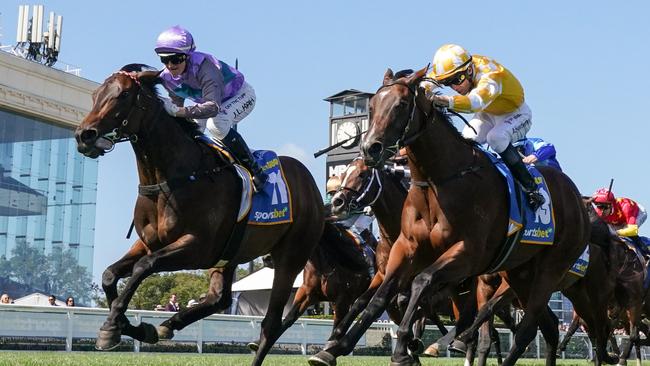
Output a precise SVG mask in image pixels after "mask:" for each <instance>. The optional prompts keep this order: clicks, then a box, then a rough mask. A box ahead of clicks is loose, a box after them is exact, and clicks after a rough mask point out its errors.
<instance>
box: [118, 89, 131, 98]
mask: <svg viewBox="0 0 650 366" xmlns="http://www.w3.org/2000/svg"><path fill="white" fill-rule="evenodd" d="M128 97H129V91H128V90H125V91H123V92H121V93H120V95H119V96H118V98H119V99H126V98H128Z"/></svg>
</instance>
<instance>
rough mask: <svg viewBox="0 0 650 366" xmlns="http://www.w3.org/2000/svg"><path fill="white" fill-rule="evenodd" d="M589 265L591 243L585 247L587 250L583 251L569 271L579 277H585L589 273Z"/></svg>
mask: <svg viewBox="0 0 650 366" xmlns="http://www.w3.org/2000/svg"><path fill="white" fill-rule="evenodd" d="M588 267H589V245H587V247H586V248H585V251H584V252H582V254H581V255H580V257H579V258H578V260H577V261H576V262H575V263H574V264H573V266H571V268H570V269H569V273H572V274H574V275H576V276H578V277H584V276H585V274H587V268H588Z"/></svg>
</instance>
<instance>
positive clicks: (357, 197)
mask: <svg viewBox="0 0 650 366" xmlns="http://www.w3.org/2000/svg"><path fill="white" fill-rule="evenodd" d="M357 159H359V158H357ZM375 187H376V190H377V192H376V193H374V194H373V195H371V194H372V191H373V189H375ZM383 190H384V186H383V183H382V181H381V177H380V176H379V170H378V169H375V168H372V169H371V173H370V180H368V181H367V183H366V184H364V185H363V186H362V187H361V190H360V191H357V190H355V189H352V188H349V187H344V186H341V187H339V189H338V190H337V192H341V191H348V192H350V195H351V197H352V200H351V201H350V203H349V204H348V208H349V211H356V210H359V209H361V208H363V207H367V206H372V205H373V204H375V202H377V200H378V199H379V196H381V193H382V192H383Z"/></svg>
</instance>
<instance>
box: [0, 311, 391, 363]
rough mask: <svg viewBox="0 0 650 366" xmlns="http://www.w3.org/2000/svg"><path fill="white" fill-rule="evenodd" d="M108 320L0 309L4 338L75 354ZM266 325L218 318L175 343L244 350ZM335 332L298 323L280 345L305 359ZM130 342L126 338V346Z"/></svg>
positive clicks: (161, 316)
mask: <svg viewBox="0 0 650 366" xmlns="http://www.w3.org/2000/svg"><path fill="white" fill-rule="evenodd" d="M107 315H108V309H96V308H82V307H72V308H69V307H62V306H26V305H0V337H12V338H14V337H47V338H65V344H66V347H65V349H66V351H72V340H73V339H75V338H86V339H87V338H95V337H96V336H97V332H98V331H99V328H100V327H101V326H102V324H103V323H104V321H105V320H106V316H107ZM126 315H127V317H128V318H129V321H130V322H131V324H134V325H137V324H139V323H140V322H141V321H144V322H147V323H150V324H153V325H159V324H160V323H162V322H163V321H164V320H166V319H168V318H169V317H170V316H172V315H173V313H170V312H164V311H163V312H161V311H146V310H129V311H127V313H126ZM262 319H263V317H259V316H242V315H223V314H215V315H211V316H209V317H207V318H205V319H202V320H200V321H198V322H196V323H193V324H191V325H189V326H187V327H186V328H185V329H183V330H180V331H176V332H175V334H174V339H173V340H174V341H180V342H196V347H197V351H198V352H199V353H202V352H203V343H204V342H219V343H244V344H245V343H248V342H250V341H254V340H256V339H258V338H259V335H260V329H261V323H262ZM391 324H392V323H391ZM387 326H388V327H390V326H393V325H387V324H386V323H375V324H374V325H373V327H374V328H385V327H387ZM331 330H332V321H331V320H319V319H307V318H300V319H299V320H298V321H296V323H295V324H294V325H293V326H292V327H291V328H289V329H288V330H287V331H286V332H284V334H282V336H281V337H280V339H279V340H278V342H276V343H284V344H298V345H300V347H301V349H302V352H303V354H306V352H307V345H308V344H315V345H323V344H324V343H325V342H326V341H327V338H328V337H329V335H330V332H331ZM126 339H130V338H128V337H123V340H126ZM365 343H366V337H365V335H364V336H363V337H362V338H361V340H360V341H359V344H358V345H359V346H364V345H365ZM133 350H134V351H135V352H139V350H140V342H138V341H134V342H133Z"/></svg>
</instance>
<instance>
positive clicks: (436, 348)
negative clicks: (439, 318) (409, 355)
mask: <svg viewBox="0 0 650 366" xmlns="http://www.w3.org/2000/svg"><path fill="white" fill-rule="evenodd" d="M421 356H423V357H440V345H439V344H438V343H434V344H432V345H430V346H429V347H427V349H425V350H424V352H422V354H421Z"/></svg>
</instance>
